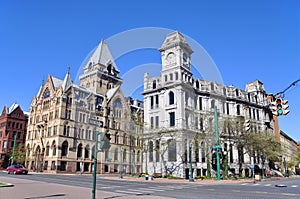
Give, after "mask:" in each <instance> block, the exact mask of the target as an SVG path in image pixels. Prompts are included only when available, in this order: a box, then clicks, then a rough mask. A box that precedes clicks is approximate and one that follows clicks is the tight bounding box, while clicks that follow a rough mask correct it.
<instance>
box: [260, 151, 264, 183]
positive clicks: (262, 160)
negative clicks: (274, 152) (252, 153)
mask: <svg viewBox="0 0 300 199" xmlns="http://www.w3.org/2000/svg"><path fill="white" fill-rule="evenodd" d="M264 167H265V157H264V154H263V153H262V154H261V173H262V179H265V170H264Z"/></svg>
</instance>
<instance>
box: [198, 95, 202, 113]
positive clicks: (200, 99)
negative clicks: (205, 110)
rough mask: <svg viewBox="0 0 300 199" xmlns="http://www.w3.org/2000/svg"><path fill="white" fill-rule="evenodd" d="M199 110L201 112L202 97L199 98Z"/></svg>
mask: <svg viewBox="0 0 300 199" xmlns="http://www.w3.org/2000/svg"><path fill="white" fill-rule="evenodd" d="M199 110H202V97H199Z"/></svg>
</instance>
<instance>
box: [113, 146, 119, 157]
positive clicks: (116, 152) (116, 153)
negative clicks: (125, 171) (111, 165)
mask: <svg viewBox="0 0 300 199" xmlns="http://www.w3.org/2000/svg"><path fill="white" fill-rule="evenodd" d="M118 153H119V151H118V148H115V154H114V160H118Z"/></svg>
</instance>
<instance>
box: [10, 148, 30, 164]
mask: <svg viewBox="0 0 300 199" xmlns="http://www.w3.org/2000/svg"><path fill="white" fill-rule="evenodd" d="M12 154H13V149H11V150H10V151H9V152H8V156H9V157H10V158H12ZM12 161H13V163H14V164H22V165H24V163H25V161H26V150H25V147H24V144H17V146H16V148H15V150H14V158H13V160H11V161H10V162H12Z"/></svg>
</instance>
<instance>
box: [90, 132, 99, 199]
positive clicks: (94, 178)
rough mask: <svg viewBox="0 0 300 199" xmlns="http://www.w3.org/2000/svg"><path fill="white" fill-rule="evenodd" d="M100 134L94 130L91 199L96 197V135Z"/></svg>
mask: <svg viewBox="0 0 300 199" xmlns="http://www.w3.org/2000/svg"><path fill="white" fill-rule="evenodd" d="M99 134H100V133H99V132H97V131H96V130H95V131H94V135H95V137H96V138H95V151H94V169H93V188H92V199H95V195H96V174H97V153H98V135H99Z"/></svg>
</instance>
